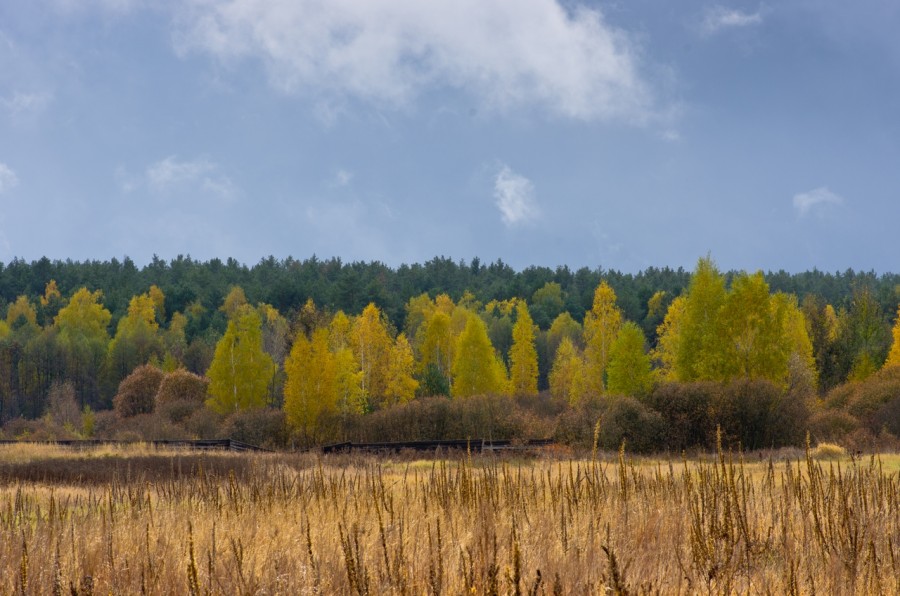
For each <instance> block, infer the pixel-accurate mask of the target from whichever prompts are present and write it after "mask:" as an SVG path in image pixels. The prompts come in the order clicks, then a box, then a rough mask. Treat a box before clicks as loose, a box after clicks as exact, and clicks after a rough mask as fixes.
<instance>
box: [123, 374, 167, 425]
mask: <svg viewBox="0 0 900 596" xmlns="http://www.w3.org/2000/svg"><path fill="white" fill-rule="evenodd" d="M162 380H163V372H162V371H161V370H160V369H158V368H156V367H155V366H152V365H150V364H145V365H143V366H139V367H137V368H136V369H134V370H133V371H132V373H131V374H130V375H128V376H127V377H125V378H124V379H123V380H122V382H121V383H119V391H118V392H117V393H116V396H115V397H114V398H113V409H115V411H116V414H118V415H119V417H121V418H130V417H132V416H137V415H138V414H149V413H150V412H152V411H153V406H154V404H155V402H156V393H157V391H159V385H160V383H162Z"/></svg>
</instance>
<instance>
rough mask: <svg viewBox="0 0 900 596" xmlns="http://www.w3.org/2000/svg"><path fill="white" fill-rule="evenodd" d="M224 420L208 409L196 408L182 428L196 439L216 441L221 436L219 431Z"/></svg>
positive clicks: (221, 433)
mask: <svg viewBox="0 0 900 596" xmlns="http://www.w3.org/2000/svg"><path fill="white" fill-rule="evenodd" d="M223 421H224V418H223V417H222V416H221V415H220V414H217V413H215V412H213V411H212V410H210V409H209V408H206V407H201V408H197V410H195V411H194V413H193V414H191V415H190V417H189V418H187V420H185V421H184V428H185V429H186V430H187V431H188V432H189V433H190V434H191V435H192V436H193V437H194V438H197V439H217V438H221V437H222V436H223V432H222V430H221V427H222V423H223Z"/></svg>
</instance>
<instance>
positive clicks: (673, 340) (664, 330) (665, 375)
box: [650, 296, 686, 382]
mask: <svg viewBox="0 0 900 596" xmlns="http://www.w3.org/2000/svg"><path fill="white" fill-rule="evenodd" d="M685 303H686V300H685V297H684V296H679V297H678V298H676V299H675V300H673V301H672V302H671V304H669V308H668V310H667V311H666V316H665V318H664V319H663V322H662V323H660V325H659V327H657V329H656V336H657V343H656V348H655V349H654V350H653V351H652V352H651V354H650V357H651V359H652V360H654V361H655V362H656V363H657V369H656V370H657V375H658V377H659V379H660V380H661V381H666V382H677V381H678V380H679V379H678V373H679V369H678V349H679V340H680V339H681V324H682V321H683V320H684V307H685Z"/></svg>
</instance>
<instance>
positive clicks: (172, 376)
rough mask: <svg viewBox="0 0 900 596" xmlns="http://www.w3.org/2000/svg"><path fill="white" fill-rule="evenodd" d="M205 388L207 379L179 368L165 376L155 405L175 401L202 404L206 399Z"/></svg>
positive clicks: (207, 383) (207, 382)
mask: <svg viewBox="0 0 900 596" xmlns="http://www.w3.org/2000/svg"><path fill="white" fill-rule="evenodd" d="M207 386H209V379H207V378H206V377H201V376H200V375H195V374H194V373H192V372H190V371H187V370H185V369H183V368H180V369H178V370H175V371H172V372H170V373H169V374H167V375H166V376H165V377H164V378H163V380H162V382H161V383H160V384H159V390H158V391H157V393H156V405H157V406H160V405H162V404H167V403H171V402H176V401H181V402H195V403H198V404H202V403H203V401H204V400H205V399H206V388H207Z"/></svg>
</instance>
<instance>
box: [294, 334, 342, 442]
mask: <svg viewBox="0 0 900 596" xmlns="http://www.w3.org/2000/svg"><path fill="white" fill-rule="evenodd" d="M337 401H338V384H337V375H336V370H335V358H334V355H333V354H332V353H331V350H330V349H329V346H328V329H326V328H322V327H320V328H319V329H316V330H315V331H313V334H312V338H311V339H307V338H306V335H305V334H303V333H298V334H297V337H296V338H295V339H294V345H293V346H292V348H291V353H290V355H289V356H288V357H287V360H286V361H285V385H284V412H285V415H286V417H287V422H288V424H289V425H290V426H291V428H293V429H294V430H295V431H296V432H297V433H299V434H300V435H301V436H302V437H304V438H305V439H306V440H312V439H313V438H314V437H315V436H316V431H317V429H318V423H319V417H320V416H321V415H322V413H323V412H327V411H329V410H334V409H335V408H336V407H337Z"/></svg>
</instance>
